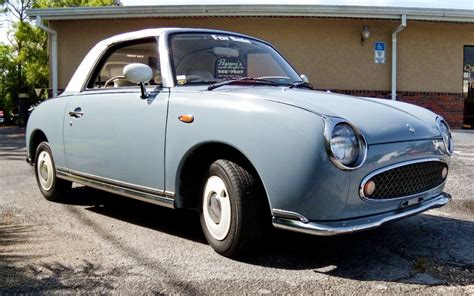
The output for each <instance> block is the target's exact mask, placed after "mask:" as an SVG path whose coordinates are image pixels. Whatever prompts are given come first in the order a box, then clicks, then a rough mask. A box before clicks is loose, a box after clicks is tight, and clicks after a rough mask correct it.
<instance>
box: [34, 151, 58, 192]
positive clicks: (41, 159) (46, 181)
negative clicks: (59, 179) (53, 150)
mask: <svg viewBox="0 0 474 296" xmlns="http://www.w3.org/2000/svg"><path fill="white" fill-rule="evenodd" d="M53 172H54V169H53V160H52V159H51V155H50V154H49V153H48V152H46V151H41V152H40V154H39V155H38V165H37V167H36V173H37V174H38V180H39V184H40V185H41V188H43V189H44V190H46V191H49V190H51V187H53V179H54V176H53Z"/></svg>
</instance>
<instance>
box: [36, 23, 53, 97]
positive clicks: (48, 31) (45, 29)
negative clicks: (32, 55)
mask: <svg viewBox="0 0 474 296" xmlns="http://www.w3.org/2000/svg"><path fill="white" fill-rule="evenodd" d="M36 26H37V27H38V28H40V29H41V30H43V31H45V32H47V33H48V34H49V36H50V37H51V86H52V88H53V97H55V96H57V95H58V33H57V32H56V31H55V30H53V29H51V28H50V27H47V26H45V25H44V24H43V20H42V19H41V16H39V15H37V16H36Z"/></svg>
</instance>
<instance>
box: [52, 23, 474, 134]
mask: <svg viewBox="0 0 474 296" xmlns="http://www.w3.org/2000/svg"><path fill="white" fill-rule="evenodd" d="M398 24H399V21H387V20H368V19H323V18H250V17H234V18H229V17H222V18H219V17H213V18H207V17H199V18H143V19H105V20H104V19H102V20H76V21H51V22H50V26H51V27H52V28H54V29H55V30H56V31H57V32H58V42H59V43H58V52H59V88H60V89H61V88H65V87H66V85H67V83H68V81H69V79H70V78H71V76H72V74H73V73H74V71H75V69H76V68H77V66H78V65H79V63H80V62H81V60H82V58H83V57H84V56H85V54H86V53H87V51H88V50H89V49H90V48H91V47H92V46H94V45H95V44H96V43H97V42H98V41H100V40H102V39H104V38H107V37H109V36H113V35H115V34H119V33H122V32H129V31H133V30H139V29H145V28H153V27H201V28H214V29H223V30H229V31H236V32H240V33H244V34H249V35H252V36H256V37H259V38H262V39H265V40H267V41H269V42H271V43H272V44H273V45H274V46H275V47H276V48H277V49H278V50H279V51H280V52H281V53H282V54H283V55H284V56H285V57H286V58H287V59H288V61H289V62H290V63H291V64H292V65H293V66H294V67H295V68H296V69H297V70H298V71H299V72H300V73H304V74H306V75H307V76H308V77H309V78H310V81H311V82H312V83H313V85H314V86H315V87H316V88H318V89H330V90H334V91H340V92H345V93H354V94H358V93H360V92H361V91H376V92H377V94H378V96H382V97H388V95H381V94H385V93H387V94H388V91H389V90H390V89H391V55H392V50H391V32H392V30H393V29H394V28H395V27H396V26H397V25H398ZM365 25H366V26H369V29H370V32H371V36H370V39H369V40H368V41H367V42H366V44H365V46H362V45H361V31H362V27H363V26H365ZM375 41H384V42H385V43H386V63H385V64H375V63H374V48H373V46H374V45H373V43H374V42H375ZM464 45H474V24H457V23H441V22H417V21H408V26H407V28H406V29H405V30H404V31H402V32H400V33H399V34H398V75H397V78H398V87H397V89H398V91H399V95H400V98H401V99H403V98H407V97H410V96H411V95H410V93H413V92H417V93H422V94H423V95H421V97H423V99H422V100H421V101H422V102H424V101H426V102H428V103H429V104H423V103H422V104H421V105H422V106H425V107H428V108H430V106H431V105H432V104H433V102H430V100H431V99H430V97H432V100H434V101H436V100H448V101H446V102H444V103H442V104H441V105H443V106H445V105H449V102H450V101H449V100H451V98H457V99H456V100H455V101H459V99H460V98H461V97H462V75H463V47H464ZM407 94H408V95H407ZM446 94H448V95H446ZM448 97H449V99H448ZM440 98H441V99H440ZM443 98H444V99H443ZM418 101H420V100H418ZM459 106H462V101H461V102H460V103H459V102H457V103H456V107H455V108H458V107H459ZM431 109H432V110H433V108H431ZM436 109H439V108H436ZM441 109H444V107H443V108H441ZM433 111H435V110H433ZM436 111H438V110H436ZM438 112H439V111H438ZM441 113H442V112H441ZM451 113H453V112H451ZM449 116H450V117H451V120H450V121H451V123H452V124H453V123H454V124H455V125H460V124H462V107H461V110H459V111H454V115H453V114H451V115H449Z"/></svg>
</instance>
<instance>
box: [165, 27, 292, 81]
mask: <svg viewBox="0 0 474 296" xmlns="http://www.w3.org/2000/svg"><path fill="white" fill-rule="evenodd" d="M178 34H226V35H230V36H235V37H242V38H246V39H250V40H254V41H257V42H260V43H263V44H265V45H267V46H269V47H270V48H271V49H273V50H274V51H275V52H276V53H277V54H278V55H279V56H280V58H281V59H282V60H283V61H284V62H285V63H286V64H287V65H288V67H289V68H290V69H291V70H293V71H294V72H295V73H296V75H297V76H298V77H300V74H299V73H298V71H296V69H295V68H294V67H293V65H292V64H291V63H290V62H288V60H287V59H286V58H285V56H284V55H282V54H281V53H280V52H279V51H278V50H277V49H276V48H275V47H274V46H273V45H272V44H270V43H269V42H267V41H265V40H261V39H258V38H255V37H252V36H248V35H244V34H239V33H235V32H228V31H220V30H206V29H196V30H168V31H165V32H164V33H163V34H162V36H163V38H160V44H159V48H160V59H161V61H162V63H161V67H162V73H163V70H166V72H167V73H166V75H165V76H163V74H162V81H163V87H169V88H172V87H177V86H179V87H186V85H178V81H177V79H176V69H175V65H174V61H173V49H172V47H171V37H172V36H173V35H178ZM162 54H163V57H161V55H162ZM165 55H166V56H165ZM164 77H166V79H165V78H164Z"/></svg>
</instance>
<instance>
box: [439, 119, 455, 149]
mask: <svg viewBox="0 0 474 296" xmlns="http://www.w3.org/2000/svg"><path fill="white" fill-rule="evenodd" d="M436 126H437V127H438V131H439V133H440V134H441V137H442V138H443V143H444V150H445V151H446V153H447V154H448V155H452V154H453V151H454V142H453V137H452V135H451V129H450V128H449V124H448V123H447V122H446V120H444V118H443V117H441V116H438V117H437V118H436Z"/></svg>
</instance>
